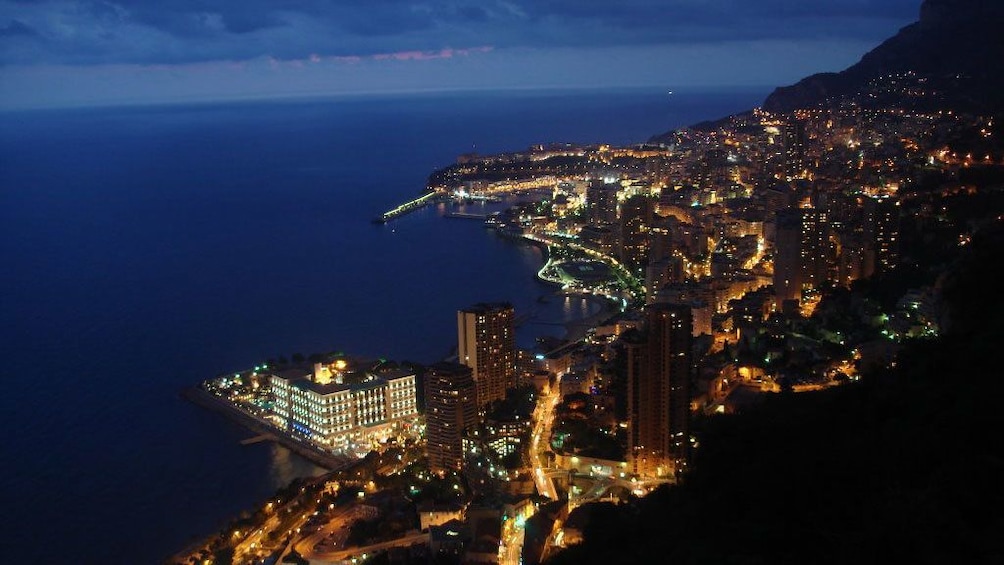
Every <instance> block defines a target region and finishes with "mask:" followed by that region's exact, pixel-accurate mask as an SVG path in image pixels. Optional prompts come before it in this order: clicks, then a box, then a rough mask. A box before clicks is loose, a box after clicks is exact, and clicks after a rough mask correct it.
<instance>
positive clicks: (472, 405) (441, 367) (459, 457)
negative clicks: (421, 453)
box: [425, 363, 478, 473]
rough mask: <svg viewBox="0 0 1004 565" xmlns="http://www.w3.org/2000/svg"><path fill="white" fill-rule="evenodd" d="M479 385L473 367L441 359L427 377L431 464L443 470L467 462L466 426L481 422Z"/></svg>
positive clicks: (427, 438)
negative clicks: (465, 459)
mask: <svg viewBox="0 0 1004 565" xmlns="http://www.w3.org/2000/svg"><path fill="white" fill-rule="evenodd" d="M476 398H477V388H476V386H475V383H474V378H473V373H472V371H471V368H470V367H467V366H465V365H461V364H459V363H437V364H435V365H432V366H431V367H429V372H428V373H427V374H426V377H425V439H426V453H427V454H428V457H429V468H430V469H432V470H433V471H434V472H437V473H442V472H445V471H448V470H458V469H460V468H461V466H462V465H463V462H464V448H463V437H464V430H466V429H467V428H469V427H471V426H473V425H475V424H477V421H478V410H477V401H476Z"/></svg>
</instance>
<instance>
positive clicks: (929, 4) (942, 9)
mask: <svg viewBox="0 0 1004 565" xmlns="http://www.w3.org/2000/svg"><path fill="white" fill-rule="evenodd" d="M1002 29H1004V2H1002V1H1001V0H925V1H924V3H923V4H922V5H921V7H920V20H919V21H917V22H915V23H913V24H910V25H908V26H906V27H904V28H903V29H901V30H900V31H899V33H897V34H896V35H895V36H893V37H891V38H889V39H887V40H886V41H884V42H883V43H882V44H881V45H879V46H878V47H876V48H875V49H873V50H871V51H870V52H868V53H867V54H865V55H864V57H862V58H861V60H860V61H859V62H857V63H856V64H854V65H852V66H851V67H849V68H847V69H845V70H843V71H841V72H839V73H819V74H815V75H812V76H810V77H807V78H804V79H802V80H800V81H799V82H797V83H796V84H793V85H791V86H784V87H780V88H777V89H776V90H774V92H773V93H771V95H770V96H768V97H767V100H766V101H765V102H764V105H763V107H764V109H765V110H768V111H771V112H789V111H792V110H795V109H798V108H810V107H813V106H816V105H818V104H819V103H821V102H823V101H825V100H826V99H829V98H834V97H838V96H844V95H853V94H855V93H856V92H859V91H860V90H862V89H863V88H864V87H865V85H866V84H867V83H868V81H870V80H873V79H876V78H879V77H882V76H885V75H889V74H900V73H908V72H913V73H915V74H917V75H918V76H922V77H926V78H927V79H928V80H929V81H930V82H929V85H930V86H931V87H932V88H935V89H939V90H943V91H947V92H949V94H950V100H951V102H952V106H953V107H954V108H955V109H958V110H968V111H975V112H979V113H995V112H999V111H1001V110H1002V109H1004V94H1002V92H1001V89H1002V88H1004V75H1002V73H1001V67H1002V62H1004V34H1002V33H1001V30H1002Z"/></svg>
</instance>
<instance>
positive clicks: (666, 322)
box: [623, 304, 692, 476]
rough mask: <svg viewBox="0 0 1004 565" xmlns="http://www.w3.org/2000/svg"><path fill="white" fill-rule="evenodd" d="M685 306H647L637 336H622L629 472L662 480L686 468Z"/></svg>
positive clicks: (687, 361) (687, 322) (687, 368)
mask: <svg viewBox="0 0 1004 565" xmlns="http://www.w3.org/2000/svg"><path fill="white" fill-rule="evenodd" d="M691 327H692V318H691V312H690V307H689V306H686V305H679V304H652V305H650V306H648V307H647V312H646V326H645V329H644V331H643V332H630V333H629V334H626V335H625V336H624V338H623V342H624V344H625V346H626V348H627V367H628V419H629V429H628V446H629V449H630V461H631V465H632V470H633V472H635V473H638V474H640V475H645V476H666V475H670V474H673V473H675V472H678V471H681V470H682V468H683V467H684V466H685V465H686V460H687V451H688V446H689V436H690V372H691V344H692V335H691V333H692V330H691Z"/></svg>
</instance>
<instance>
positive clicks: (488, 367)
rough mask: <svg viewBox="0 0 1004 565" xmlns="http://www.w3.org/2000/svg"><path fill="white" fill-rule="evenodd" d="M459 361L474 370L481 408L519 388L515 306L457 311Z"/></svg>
mask: <svg viewBox="0 0 1004 565" xmlns="http://www.w3.org/2000/svg"><path fill="white" fill-rule="evenodd" d="M457 342H458V347H457V351H458V356H459V361H460V362H461V363H462V364H464V365H467V366H468V367H470V368H471V370H472V371H473V377H474V382H475V383H476V384H477V390H478V392H477V403H478V408H479V409H481V408H483V407H484V406H485V405H486V404H488V403H490V402H494V401H496V400H502V399H504V398H505V394H506V391H508V390H509V389H511V388H515V386H516V327H515V315H514V311H513V307H512V304H509V303H506V302H500V303H490V304H489V303H482V304H475V305H474V306H471V307H470V308H466V309H464V310H460V311H459V312H457Z"/></svg>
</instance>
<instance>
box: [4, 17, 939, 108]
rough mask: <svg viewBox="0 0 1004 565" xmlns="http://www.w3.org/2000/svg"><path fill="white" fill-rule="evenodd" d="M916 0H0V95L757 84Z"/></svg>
mask: <svg viewBox="0 0 1004 565" xmlns="http://www.w3.org/2000/svg"><path fill="white" fill-rule="evenodd" d="M920 2H921V0H605V1H593V0H511V1H502V0H470V1H468V0H428V1H424V2H414V1H407V0H369V1H365V2H363V1H349V0H288V1H284V2H275V1H265V0H241V1H234V0H115V1H82V0H38V1H35V0H0V107H2V108H18V107H31V106H78V105H90V104H111V103H144V102H171V101H188V100H220V99H232V98H271V97H282V96H296V95H324V94H337V93H369V92H381V93H382V92H388V93H389V92H410V91H436V90H453V89H500V88H540V87H575V88H578V87H597V86H604V87H607V86H609V87H616V86H645V87H660V88H667V89H673V88H687V87H707V86H732V85H734V86H742V85H757V86H761V85H763V86H770V85H780V84H787V83H791V82H794V81H795V80H797V79H799V78H801V77H802V76H805V75H807V74H811V73H814V72H819V71H835V70H840V69H842V68H844V67H846V66H848V65H850V64H852V63H853V62H855V61H856V60H857V59H858V58H859V57H860V56H861V55H862V54H864V53H865V52H867V51H868V50H869V49H871V48H873V47H874V46H876V45H877V44H878V43H880V42H881V41H882V40H883V39H885V38H887V37H889V36H891V35H893V34H894V33H895V32H896V31H897V30H898V29H899V28H901V27H903V26H904V25H906V24H908V23H910V22H912V21H914V20H916V19H917V14H918V10H919V6H920Z"/></svg>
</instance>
